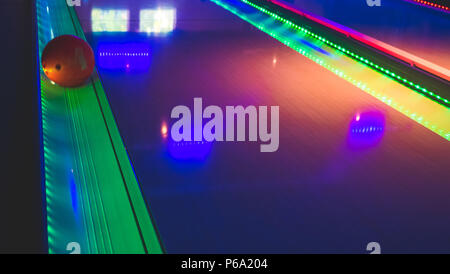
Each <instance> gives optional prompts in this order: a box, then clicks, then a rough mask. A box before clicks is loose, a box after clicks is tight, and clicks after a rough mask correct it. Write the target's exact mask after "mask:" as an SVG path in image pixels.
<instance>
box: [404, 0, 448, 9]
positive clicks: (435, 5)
mask: <svg viewBox="0 0 450 274" xmlns="http://www.w3.org/2000/svg"><path fill="white" fill-rule="evenodd" d="M410 1H414V2H416V3H419V4H422V5H425V6H429V7H433V8H437V9H442V10H445V11H450V8H449V7H446V6H444V5H439V4H436V3H432V2H428V1H423V0H410Z"/></svg>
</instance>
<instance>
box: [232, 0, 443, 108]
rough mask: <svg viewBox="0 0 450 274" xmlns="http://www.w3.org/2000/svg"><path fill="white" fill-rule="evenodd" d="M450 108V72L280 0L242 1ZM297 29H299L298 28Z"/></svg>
mask: <svg viewBox="0 0 450 274" xmlns="http://www.w3.org/2000/svg"><path fill="white" fill-rule="evenodd" d="M240 1H241V2H243V3H245V4H248V5H251V6H253V7H255V8H257V9H259V10H260V11H262V12H263V13H266V14H268V15H270V16H272V17H273V18H274V19H276V20H278V21H280V22H283V23H285V24H287V25H288V26H290V27H293V28H296V26H299V27H301V28H304V29H305V30H306V31H307V32H308V35H309V36H312V37H313V38H315V39H318V40H320V41H322V42H324V43H325V44H327V45H328V46H331V47H333V48H335V49H337V50H339V51H341V52H342V53H344V54H345V55H347V56H349V57H351V58H352V59H354V60H356V61H358V62H359V63H362V64H364V65H367V66H369V67H371V68H372V69H374V70H376V71H378V72H380V73H382V74H384V75H386V76H387V77H389V78H391V79H392V80H394V81H397V82H399V83H400V84H402V85H404V86H406V87H408V88H409V89H411V90H414V91H415V92H418V93H420V94H422V95H424V96H426V97H428V98H429V99H431V100H433V101H435V102H437V103H439V104H441V105H443V106H445V107H446V108H450V82H449V81H450V71H449V70H447V69H445V68H443V67H441V66H438V65H436V64H434V63H432V62H429V61H427V60H424V59H422V58H419V57H417V56H415V55H413V54H410V53H408V52H406V51H403V50H401V49H398V48H396V47H393V46H391V45H389V44H386V43H384V42H381V41H379V40H377V39H375V38H373V37H370V36H367V35H364V34H362V33H359V32H357V31H355V30H353V29H351V28H348V27H345V26H342V25H340V24H338V23H336V22H333V21H330V20H328V19H325V18H322V17H320V16H317V15H313V14H311V13H308V12H306V11H304V10H301V9H298V8H297V7H295V8H294V7H292V6H290V5H288V4H285V3H281V2H280V1H278V0H240ZM295 25H296V26H295Z"/></svg>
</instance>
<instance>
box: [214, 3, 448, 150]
mask: <svg viewBox="0 0 450 274" xmlns="http://www.w3.org/2000/svg"><path fill="white" fill-rule="evenodd" d="M211 1H212V2H214V3H215V4H217V5H219V6H221V7H222V8H224V9H226V10H228V11H229V12H231V13H233V14H234V15H236V16H238V17H239V18H241V19H242V20H244V21H246V22H248V23H250V24H252V25H253V26H255V27H257V28H258V29H260V30H261V31H263V32H265V33H266V34H268V35H270V36H272V37H273V38H275V39H276V40H278V41H279V42H281V43H283V44H284V45H286V46H288V47H290V48H291V49H293V50H295V51H297V52H298V53H300V54H302V55H303V56H305V57H307V58H308V59H310V60H312V61H314V62H315V63H317V64H319V65H320V66H322V67H325V68H326V69H328V70H330V71H332V72H333V73H334V74H336V75H338V76H339V77H341V78H343V79H345V80H346V81H348V82H350V83H352V84H353V85H355V86H357V87H358V88H360V89H361V90H363V91H365V92H366V93H368V94H370V95H372V96H374V97H375V98H377V99H378V100H380V101H382V102H383V103H385V104H387V105H388V106H390V107H392V108H394V109H395V110H397V111H399V112H401V113H402V114H404V115H406V116H407V117H409V118H410V119H412V120H414V121H416V122H417V123H419V124H421V125H423V126H424V127H426V128H428V129H429V130H431V131H433V132H434V133H436V134H438V135H439V136H441V137H443V138H444V139H446V140H448V141H450V120H448V119H449V118H450V109H449V108H446V107H445V106H443V105H442V104H438V103H437V102H435V101H433V100H431V99H429V98H428V97H425V96H423V95H422V94H420V93H411V95H412V94H416V95H417V96H419V97H421V98H420V99H421V100H423V101H422V102H423V103H424V104H426V106H427V107H430V106H431V108H432V111H431V112H432V114H434V115H429V116H430V117H431V118H429V119H425V118H424V117H423V116H422V115H421V114H418V113H417V112H414V111H411V110H410V109H408V108H407V107H405V106H404V105H403V104H401V103H400V102H396V101H395V100H393V99H391V98H388V97H387V96H386V95H385V94H383V93H380V92H378V91H376V89H373V88H370V87H369V86H368V85H367V84H366V83H364V82H361V81H358V80H356V79H355V78H352V77H351V76H349V75H348V74H346V73H344V72H343V71H342V70H340V69H337V68H336V67H333V66H332V65H330V64H327V63H326V62H325V61H324V60H323V59H321V58H318V57H316V56H314V54H311V53H309V52H307V51H306V50H304V49H302V48H301V47H300V46H297V45H295V42H293V41H292V40H291V41H290V40H289V39H288V38H287V37H282V36H281V35H278V34H277V33H276V32H275V30H274V29H268V28H266V27H265V26H264V24H263V23H262V22H256V21H255V20H252V19H251V18H250V17H249V16H247V15H246V14H245V13H244V12H241V11H239V10H238V9H237V8H235V7H233V6H232V5H229V4H227V3H225V2H224V1H222V0H211ZM240 1H242V2H244V3H245V2H248V1H246V0H240ZM256 9H257V8H256ZM277 21H279V20H277ZM285 25H286V24H285ZM333 48H334V47H333ZM344 56H345V55H344ZM349 58H350V57H349ZM358 64H361V65H363V66H366V65H365V64H364V63H358ZM366 67H367V68H369V69H371V68H370V67H369V66H366ZM374 73H378V72H377V71H374ZM378 75H380V77H381V76H384V77H386V79H389V80H391V81H393V80H392V79H391V78H389V77H387V76H385V75H383V74H378ZM393 82H394V83H397V84H398V85H400V83H398V82H396V81H393ZM400 86H402V85H400ZM404 88H405V89H407V88H406V87H404ZM416 99H417V98H414V99H413V100H416ZM424 112H426V111H424Z"/></svg>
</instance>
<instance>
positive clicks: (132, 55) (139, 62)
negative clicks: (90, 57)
mask: <svg viewBox="0 0 450 274" xmlns="http://www.w3.org/2000/svg"><path fill="white" fill-rule="evenodd" d="M97 59H98V66H99V67H100V68H102V69H112V70H148V68H149V67H150V46H149V44H148V43H125V44H122V43H103V44H100V45H99V46H98V51H97Z"/></svg>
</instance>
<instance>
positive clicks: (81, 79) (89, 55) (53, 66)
mask: <svg viewBox="0 0 450 274" xmlns="http://www.w3.org/2000/svg"><path fill="white" fill-rule="evenodd" d="M41 60H42V62H41V63H42V68H43V70H44V73H45V75H47V77H48V78H49V79H50V80H52V81H53V82H55V83H56V84H58V85H60V86H63V87H77V86H81V85H83V84H84V83H86V81H87V80H88V79H89V77H90V76H91V74H92V71H93V70H94V67H95V58H94V52H93V51H92V49H91V47H90V46H89V45H88V43H86V42H85V41H84V40H83V39H80V38H78V37H76V36H73V35H62V36H58V37H56V38H55V39H53V40H51V41H50V42H48V44H47V45H46V46H45V48H44V51H43V52H42V58H41Z"/></svg>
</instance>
